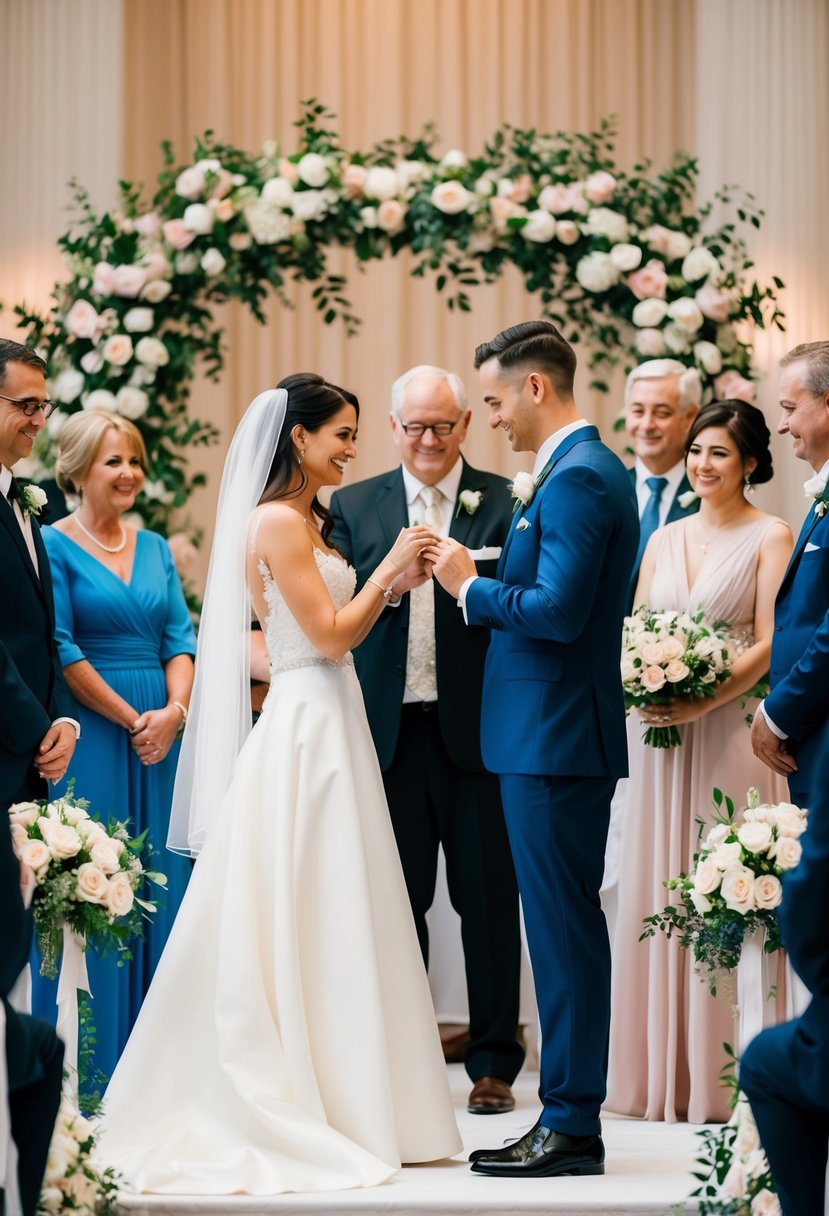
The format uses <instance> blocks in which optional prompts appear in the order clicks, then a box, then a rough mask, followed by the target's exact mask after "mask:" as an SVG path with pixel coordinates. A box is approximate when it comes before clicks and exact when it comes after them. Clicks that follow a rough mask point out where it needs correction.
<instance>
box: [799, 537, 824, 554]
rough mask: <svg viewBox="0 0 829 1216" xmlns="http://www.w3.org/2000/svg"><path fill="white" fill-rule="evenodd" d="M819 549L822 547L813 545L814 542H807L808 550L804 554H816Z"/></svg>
mask: <svg viewBox="0 0 829 1216" xmlns="http://www.w3.org/2000/svg"><path fill="white" fill-rule="evenodd" d="M819 548H820V545H813V544H812V542H811V541H810V540H807V541H806V548H805V549H804V550H803V552H804V553H814V552H816V550H818V549H819Z"/></svg>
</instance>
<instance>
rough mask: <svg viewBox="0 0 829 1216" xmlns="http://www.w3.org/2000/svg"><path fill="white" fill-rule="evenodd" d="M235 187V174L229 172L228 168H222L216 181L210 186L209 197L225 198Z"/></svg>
mask: <svg viewBox="0 0 829 1216" xmlns="http://www.w3.org/2000/svg"><path fill="white" fill-rule="evenodd" d="M232 189H233V174H232V173H228V171H227V169H220V170H219V172H218V173H217V174H216V178H215V181H214V182H213V185H212V186H211V187H210V191H209V193H208V196H207V197H208V198H217V199H219V198H225V197H226V196H227V195H228V194H230V192H231V190H232Z"/></svg>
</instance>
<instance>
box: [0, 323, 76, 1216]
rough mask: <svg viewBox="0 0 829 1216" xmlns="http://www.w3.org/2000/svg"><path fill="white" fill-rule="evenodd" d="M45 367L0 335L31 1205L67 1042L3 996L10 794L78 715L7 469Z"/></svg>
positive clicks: (2, 645)
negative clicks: (12, 815)
mask: <svg viewBox="0 0 829 1216" xmlns="http://www.w3.org/2000/svg"><path fill="white" fill-rule="evenodd" d="M45 371H46V367H45V364H44V363H43V360H42V359H40V358H38V356H37V355H36V354H35V353H34V351H32V350H30V349H29V348H28V347H26V346H21V345H20V343H18V342H11V341H9V340H7V339H0V568H2V571H3V593H2V596H0V815H2V817H3V820H4V822H3V823H0V925H2V932H0V999H2V1001H3V1005H4V1009H5V1014H6V1042H5V1050H6V1057H7V1071H8V1087H9V1111H10V1115H11V1124H12V1135H13V1137H14V1140H15V1143H16V1145H17V1151H18V1175H19V1179H20V1197H21V1201H22V1206H23V1211H24V1212H25V1213H27V1216H28V1214H29V1213H34V1211H35V1208H36V1206H37V1199H38V1194H39V1191H40V1182H41V1179H42V1177H43V1171H44V1168H45V1165H46V1155H47V1152H48V1148H49V1141H50V1139H51V1134H52V1128H53V1126H54V1121H55V1115H56V1113H57V1109H58V1104H59V1101H60V1087H61V1078H62V1067H63V1045H62V1043H61V1042H60V1040H59V1039H58V1038H57V1037H56V1036H55V1032H54V1030H53V1029H52V1027H51V1026H48V1025H47V1024H46V1023H45V1022H41V1021H39V1020H38V1019H36V1018H31V1017H27V1016H25V1015H22V1014H19V1013H17V1012H16V1011H15V1010H14V1009H12V1008H11V1007H10V1006H9V1005H8V1004H7V1000H6V998H7V997H8V994H9V992H10V991H11V989H12V987H13V985H14V982H15V980H16V979H17V976H18V975H19V973H20V971H21V970H22V968H23V966H24V965H25V963H26V962H27V960H28V955H29V948H30V943H31V922H30V918H29V915H28V913H27V912H26V911H25V910H24V907H23V901H22V898H21V894H20V866H19V863H18V861H17V859H16V858H15V856H14V853H13V850H12V842H11V835H10V833H9V826H8V820H7V817H6V812H7V810H8V807H9V805H10V803H12V802H16V801H18V800H24V799H28V798H34V797H38V796H42V795H43V794H45V792H46V785H45V780H46V779H48V780H50V781H57V780H58V779H59V778H60V777H62V776H63V774H64V772H65V771H66V766H67V764H68V762H69V758H70V757H71V755H72V752H73V750H74V747H75V740H76V737H77V723H75V722H74V721H73V720H72V719H71V718H70V719H66V720H65V719H62V718H61V715H62V714H65V713H66V712H67V711H68V710H69V708H70V705H71V701H70V698H69V695H68V693H67V691H66V686H65V684H64V681H63V673H62V670H61V667H60V663H59V661H58V657H57V651H56V648H55V645H54V639H53V632H54V605H53V602H52V585H51V580H50V578H49V563H48V560H47V557H46V550H45V549H44V547H43V542H42V541H41V539H40V534H39V531H38V527H37V523H36V522H35V520H34V519H33V518H32V514H31V512H30V511H29V510H28V509H27V508H28V506H29V505H30V504H31V501H32V500H31V499H29V502H27V501H26V500H25V496H24V500H23V501H22V502H21V500H20V497H19V496H18V487H17V483H16V482H15V480H14V478H13V477H12V473H11V469H12V467H13V465H15V464H16V463H17V461H18V460H22V459H23V458H24V457H26V456H29V455H30V454H31V451H32V445H33V443H34V440H35V437H36V435H37V433H38V431H40V430H41V428H42V427H43V425H44V422H45V419H46V417H48V415H49V413H51V410H52V408H53V407H52V405H51V403H50V402H48V401H47V400H46V378H45Z"/></svg>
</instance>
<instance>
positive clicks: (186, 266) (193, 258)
mask: <svg viewBox="0 0 829 1216" xmlns="http://www.w3.org/2000/svg"><path fill="white" fill-rule="evenodd" d="M198 265H199V257H198V254H196V253H179V254H178V255H177V256H176V274H193V272H194V271H195V270H197V269H198Z"/></svg>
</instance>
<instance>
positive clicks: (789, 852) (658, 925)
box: [640, 789, 806, 993]
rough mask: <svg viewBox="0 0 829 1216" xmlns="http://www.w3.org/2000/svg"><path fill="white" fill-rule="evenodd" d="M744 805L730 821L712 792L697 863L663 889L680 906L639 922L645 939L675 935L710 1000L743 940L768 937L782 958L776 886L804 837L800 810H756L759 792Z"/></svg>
mask: <svg viewBox="0 0 829 1216" xmlns="http://www.w3.org/2000/svg"><path fill="white" fill-rule="evenodd" d="M747 803H748V805H747V807H746V809H745V810H744V811H743V812H742V814H741V815H740V816H739V818H736V819H735V815H734V803H733V802H732V801H731V799H730V798H728V797H726V796H725V795H724V794H723V793H722V792H721V791H720V790H716V789H715V790H714V805H715V806H716V807H717V811H718V814H717V817H716V821H715V823H714V825H713V826H712V827H711V828H710V829H709V831H708V833H707V835H706V837H705V839H704V841H703V842H702V845H701V847H700V851H699V852H698V853H696V854H695V855H694V868H693V871H692V873H691V874H679V875H678V876H677V877H676V878H670V879H668V880H667V881H666V883H665V886H666V887H667V888H668V890H669V891H677V892H678V893H679V898H680V900H681V906H673V905H669V906H668V907H666V908H663V910H662V911H661V912H657V913H656V914H655V915H654V916H648V917H646V918H645V922H644V923H645V925H646V926H647V928H646V930H645V932H644V933H643V934H642V939H644V938H646V937H653V936H654V935H655V933H656V931H657V930H658V929H661V930H662V931H663V932H664V933H666V934H667V935H668V937H670V936H671V935H672V934H674V933H676V935H677V939H678V941H679V944H680V946H682V947H683V948H684V949H692V950H693V952H694V958H695V960H696V970H697V971H698V972H699V973H700V974H701V975H702V976H703V977H704V978H706V979H707V981H708V986H709V988H710V989H711V991H712V992H713V993H716V991H717V977H718V973H719V972H720V971H733V970H734V968H735V967H736V966H737V963H738V962H739V961H740V954H741V952H742V948H743V939H744V938H745V937H746V936H747V935H749V934H752V933H754V932H755V930H757V929H762V930H765V945H764V950H765V952H766V953H767V954H771V953H772V952H773V951H775V950H779V948H780V944H781V943H780V930H779V928H778V925H777V917H776V909H777V907H778V906H779V904H780V901H781V899H782V894H783V890H782V886H781V882H780V879H781V876H782V875H783V874H784V873H785V871H786V870H791V869H793V868H794V867H795V866H796V865H797V863H798V862H799V861H800V854H801V845H800V836H801V835H802V834H803V832H804V831H805V830H806V812H805V811H803V810H801V809H800V808H799V807H796V806H792V805H791V804H790V803H787V802H781V803H778V804H777V805H776V806H767V805H762V806H761V805H759V797H758V794H757V790H756V789H750V790H749V791H748V797H747ZM723 806H724V807H725V811H724V812H723V811H722V808H723ZM642 939H640V940H642Z"/></svg>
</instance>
